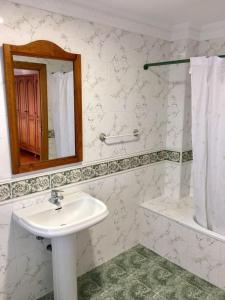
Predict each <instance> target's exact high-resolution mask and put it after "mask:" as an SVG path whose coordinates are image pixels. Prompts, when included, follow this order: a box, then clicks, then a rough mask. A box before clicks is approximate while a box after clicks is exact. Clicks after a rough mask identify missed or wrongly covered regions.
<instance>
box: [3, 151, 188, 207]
mask: <svg viewBox="0 0 225 300" xmlns="http://www.w3.org/2000/svg"><path fill="white" fill-rule="evenodd" d="M186 152H190V151H186ZM186 156H187V155H186ZM186 156H184V157H186ZM180 159H181V154H180V152H177V151H170V150H162V151H157V152H151V153H147V154H140V155H136V156H131V157H127V158H122V159H118V160H112V161H108V162H104V163H97V164H93V165H90V166H84V167H75V168H74V169H72V170H68V171H63V172H57V173H53V174H49V175H42V176H37V177H33V178H30V179H25V180H19V181H11V182H10V183H4V184H2V185H1V184H0V201H5V200H9V199H13V198H17V197H21V196H25V195H29V194H33V193H37V192H42V191H45V190H49V189H51V188H56V187H60V186H63V185H68V184H73V183H76V182H82V181H86V180H89V179H93V178H97V177H101V176H105V175H110V174H114V173H118V172H122V171H126V170H130V169H135V168H137V167H140V166H145V165H150V164H153V163H157V162H161V161H165V160H169V161H172V162H180ZM182 161H183V154H182Z"/></svg>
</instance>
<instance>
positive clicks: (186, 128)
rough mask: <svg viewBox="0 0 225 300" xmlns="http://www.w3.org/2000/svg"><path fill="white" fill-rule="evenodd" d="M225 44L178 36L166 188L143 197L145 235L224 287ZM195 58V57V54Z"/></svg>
mask: <svg viewBox="0 0 225 300" xmlns="http://www.w3.org/2000/svg"><path fill="white" fill-rule="evenodd" d="M224 54H225V46H224V44H223V42H222V41H220V40H211V41H200V42H195V41H193V40H187V41H182V42H181V41H179V42H175V43H173V46H172V49H171V53H170V55H169V59H168V61H167V60H165V61H162V62H148V64H146V65H145V66H144V69H145V72H155V73H157V72H159V73H158V74H162V73H161V72H162V71H160V68H164V72H165V74H167V78H168V93H167V96H166V103H167V108H166V110H167V124H166V142H165V149H166V150H165V151H167V152H171V151H172V152H173V153H174V154H173V157H176V158H178V159H176V160H175V159H174V160H173V159H168V161H166V162H165V178H164V194H163V195H162V196H160V197H158V198H155V199H151V200H149V201H144V202H143V203H142V204H141V208H140V214H141V220H142V221H141V226H140V228H141V230H140V242H141V243H142V244H143V245H145V246H146V247H148V248H150V249H152V250H153V251H155V252H157V253H158V254H160V255H162V256H164V257H166V258H167V259H169V260H170V261H172V262H174V263H176V264H177V265H179V266H181V267H183V268H185V269H187V270H188V271H190V272H192V273H194V274H195V275H197V276H199V277H201V278H203V279H205V280H207V281H209V282H211V283H212V284H215V285H217V286H219V287H221V288H223V289H224V288H225V278H224V273H223V267H224V262H225V218H224V215H225V196H224V195H225V193H224V182H225V150H224V149H225V137H224V132H225V59H224ZM190 58H191V59H190Z"/></svg>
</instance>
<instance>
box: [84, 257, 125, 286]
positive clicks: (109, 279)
mask: <svg viewBox="0 0 225 300" xmlns="http://www.w3.org/2000/svg"><path fill="white" fill-rule="evenodd" d="M88 276H89V278H91V280H92V281H94V282H95V283H96V284H97V285H98V286H100V287H101V288H102V289H107V288H109V287H110V286H112V285H115V284H117V283H119V281H120V280H121V279H122V278H124V277H126V276H127V272H126V271H125V270H124V269H123V268H121V267H120V266H118V265H116V264H115V263H114V262H112V261H110V262H109V263H105V264H103V265H101V266H100V267H98V268H96V269H94V270H92V271H91V272H89V273H88Z"/></svg>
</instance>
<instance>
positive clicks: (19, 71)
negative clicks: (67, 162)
mask: <svg viewBox="0 0 225 300" xmlns="http://www.w3.org/2000/svg"><path fill="white" fill-rule="evenodd" d="M13 62H14V83H15V97H16V110H17V128H18V142H19V159H20V164H27V163H31V162H38V161H46V160H50V159H56V158H61V157H68V156H74V155H75V130H74V121H75V116H74V78H73V76H74V75H73V62H72V61H66V60H57V59H45V58H37V57H26V56H19V55H13Z"/></svg>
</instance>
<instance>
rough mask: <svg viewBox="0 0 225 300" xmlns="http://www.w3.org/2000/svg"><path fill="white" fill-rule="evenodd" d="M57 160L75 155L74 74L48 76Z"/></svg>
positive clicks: (59, 73) (60, 73)
mask: <svg viewBox="0 0 225 300" xmlns="http://www.w3.org/2000/svg"><path fill="white" fill-rule="evenodd" d="M48 100H49V101H48V102H49V105H50V111H51V115H52V122H53V128H54V132H55V143H56V154H57V158H59V157H66V156H72V155H75V133H74V88H73V72H68V73H62V72H57V73H54V74H48Z"/></svg>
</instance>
